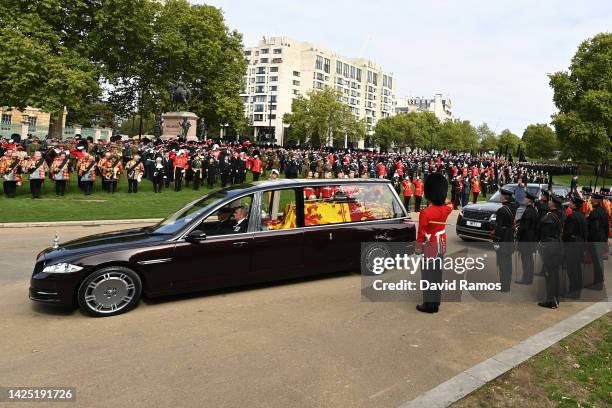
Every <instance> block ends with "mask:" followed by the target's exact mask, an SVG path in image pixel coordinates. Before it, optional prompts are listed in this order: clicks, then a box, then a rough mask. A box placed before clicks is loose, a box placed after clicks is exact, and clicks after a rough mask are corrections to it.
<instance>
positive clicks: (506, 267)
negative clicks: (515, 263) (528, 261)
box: [493, 188, 516, 292]
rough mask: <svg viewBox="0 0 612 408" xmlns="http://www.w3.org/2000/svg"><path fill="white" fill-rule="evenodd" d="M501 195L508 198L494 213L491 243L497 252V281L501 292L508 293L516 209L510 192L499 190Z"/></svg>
mask: <svg viewBox="0 0 612 408" xmlns="http://www.w3.org/2000/svg"><path fill="white" fill-rule="evenodd" d="M500 192H501V194H502V195H504V196H506V197H509V200H508V201H507V202H505V203H504V204H503V205H502V206H501V207H500V208H499V209H498V210H497V213H496V218H495V230H494V233H493V242H494V243H495V244H494V247H495V250H496V252H497V265H498V266H499V272H500V276H499V280H500V283H501V291H502V292H508V291H509V290H510V281H511V279H512V252H513V244H514V217H515V215H516V209H515V208H514V205H513V203H512V201H511V197H512V191H510V190H505V189H503V188H502V189H500Z"/></svg>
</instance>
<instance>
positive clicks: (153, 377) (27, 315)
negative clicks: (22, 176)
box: [0, 226, 587, 408]
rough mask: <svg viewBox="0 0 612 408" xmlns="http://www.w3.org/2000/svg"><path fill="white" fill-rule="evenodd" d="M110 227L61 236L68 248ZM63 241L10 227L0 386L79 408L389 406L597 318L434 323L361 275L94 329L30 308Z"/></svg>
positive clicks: (79, 317)
mask: <svg viewBox="0 0 612 408" xmlns="http://www.w3.org/2000/svg"><path fill="white" fill-rule="evenodd" d="M112 229H115V228H113V227H112V226H105V227H61V228H58V230H59V232H60V235H61V237H62V240H66V239H69V238H73V237H77V236H82V235H86V234H91V233H97V232H102V231H108V230H112ZM54 231H55V229H54V228H29V229H0V248H2V249H3V250H2V257H0V310H2V314H1V315H0V333H1V335H0V373H1V374H0V386H36V385H39V386H75V387H76V388H77V403H76V404H74V403H71V404H67V405H66V406H69V407H75V406H78V407H109V406H128V405H129V406H131V407H168V406H181V407H183V406H184V407H221V406H223V407H238V406H266V407H283V408H285V407H296V406H299V407H301V406H308V407H312V406H314V407H319V406H320V407H334V406H338V407H346V406H357V407H358V406H364V407H365V406H367V407H372V406H377V407H378V406H380V407H393V406H397V405H399V404H401V403H403V402H405V401H407V400H410V399H412V398H414V397H415V396H417V395H418V394H420V393H421V392H424V391H426V390H428V389H430V388H432V387H434V386H435V385H437V384H439V383H441V382H443V381H445V380H447V379H448V378H450V377H452V376H454V375H456V374H457V373H459V372H461V371H462V370H464V369H466V368H468V367H470V366H472V365H474V364H476V363H478V362H481V361H483V360H485V359H486V358H489V357H491V356H493V355H495V354H496V353H498V352H500V351H502V350H504V349H506V348H508V347H510V346H512V345H515V344H517V343H518V342H520V341H521V340H523V339H525V338H527V337H529V336H530V335H532V334H535V333H536V332H539V331H541V330H542V329H544V328H546V327H548V326H549V325H551V324H553V323H555V322H558V321H560V320H562V319H563V318H565V317H567V316H569V315H571V314H573V313H575V312H576V311H578V310H580V309H582V308H584V307H586V306H587V304H579V303H573V304H568V303H566V304H563V305H562V307H561V308H560V309H558V310H555V311H552V310H545V309H542V308H539V307H537V306H536V305H534V304H531V303H520V304H517V303H514V304H492V303H487V304H482V303H461V304H444V305H443V307H442V309H441V312H440V313H438V314H437V315H425V314H422V313H418V312H416V311H415V310H414V304H412V303H364V302H360V277H359V275H358V274H343V275H336V276H331V277H327V278H318V279H312V280H306V281H300V282H292V283H285V284H278V285H269V286H259V287H255V288H249V289H247V290H236V291H226V292H221V293H213V294H207V295H206V294H205V295H199V296H188V297H179V298H172V299H166V300H163V301H147V302H146V303H144V302H143V303H141V304H140V306H139V307H138V308H136V309H135V310H133V311H131V312H129V313H127V314H124V315H120V316H116V317H112V318H103V319H92V318H89V317H86V316H84V315H83V314H81V313H80V312H79V311H77V310H75V311H63V310H55V309H53V308H47V307H42V306H37V305H33V304H32V303H31V302H30V301H29V300H28V299H27V288H28V278H29V275H30V272H31V268H32V266H33V259H34V256H35V254H36V253H37V252H38V251H40V250H41V249H43V248H44V247H46V246H49V245H50V243H51V239H52V237H53V234H54ZM451 235H452V234H451ZM449 240H450V242H451V243H452V245H458V242H459V241H458V240H457V238H456V237H454V236H451V237H450V239H449ZM0 406H2V404H1V403H0ZM37 406H44V405H39V404H37ZM50 406H53V407H58V406H62V405H61V404H54V405H50Z"/></svg>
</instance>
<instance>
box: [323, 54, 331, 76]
mask: <svg viewBox="0 0 612 408" xmlns="http://www.w3.org/2000/svg"><path fill="white" fill-rule="evenodd" d="M330 65H331V61H330V60H329V58H325V62H324V64H323V71H325V72H326V73H327V74H329V66H330Z"/></svg>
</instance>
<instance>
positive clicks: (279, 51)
mask: <svg viewBox="0 0 612 408" xmlns="http://www.w3.org/2000/svg"><path fill="white" fill-rule="evenodd" d="M273 52H274V54H282V52H283V49H282V48H275V49H274V51H273Z"/></svg>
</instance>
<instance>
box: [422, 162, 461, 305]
mask: <svg viewBox="0 0 612 408" xmlns="http://www.w3.org/2000/svg"><path fill="white" fill-rule="evenodd" d="M447 193H448V182H447V181H446V179H445V178H444V176H442V175H441V174H437V173H435V174H432V175H430V176H429V177H428V178H427V180H426V182H425V197H426V198H427V200H429V201H430V203H431V204H430V205H429V206H428V207H427V208H425V209H424V210H423V211H421V212H420V214H419V229H418V232H417V238H416V250H417V252H422V253H423V255H424V257H425V258H426V262H425V263H424V265H423V268H422V270H421V278H422V279H423V280H427V281H428V282H430V283H441V282H442V269H441V266H442V262H441V258H443V257H444V254H445V253H446V229H445V227H446V226H445V224H446V220H447V219H448V216H449V215H450V213H451V212H452V211H453V208H452V205H451V204H450V203H448V204H446V203H445V201H446V194H447ZM427 259H430V261H429V262H427ZM435 259H440V261H439V262H436V261H435ZM441 295H442V294H441V292H440V290H427V291H425V292H423V303H422V304H419V305H417V307H416V308H417V310H418V311H419V312H425V313H437V312H438V309H439V307H440V300H441Z"/></svg>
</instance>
